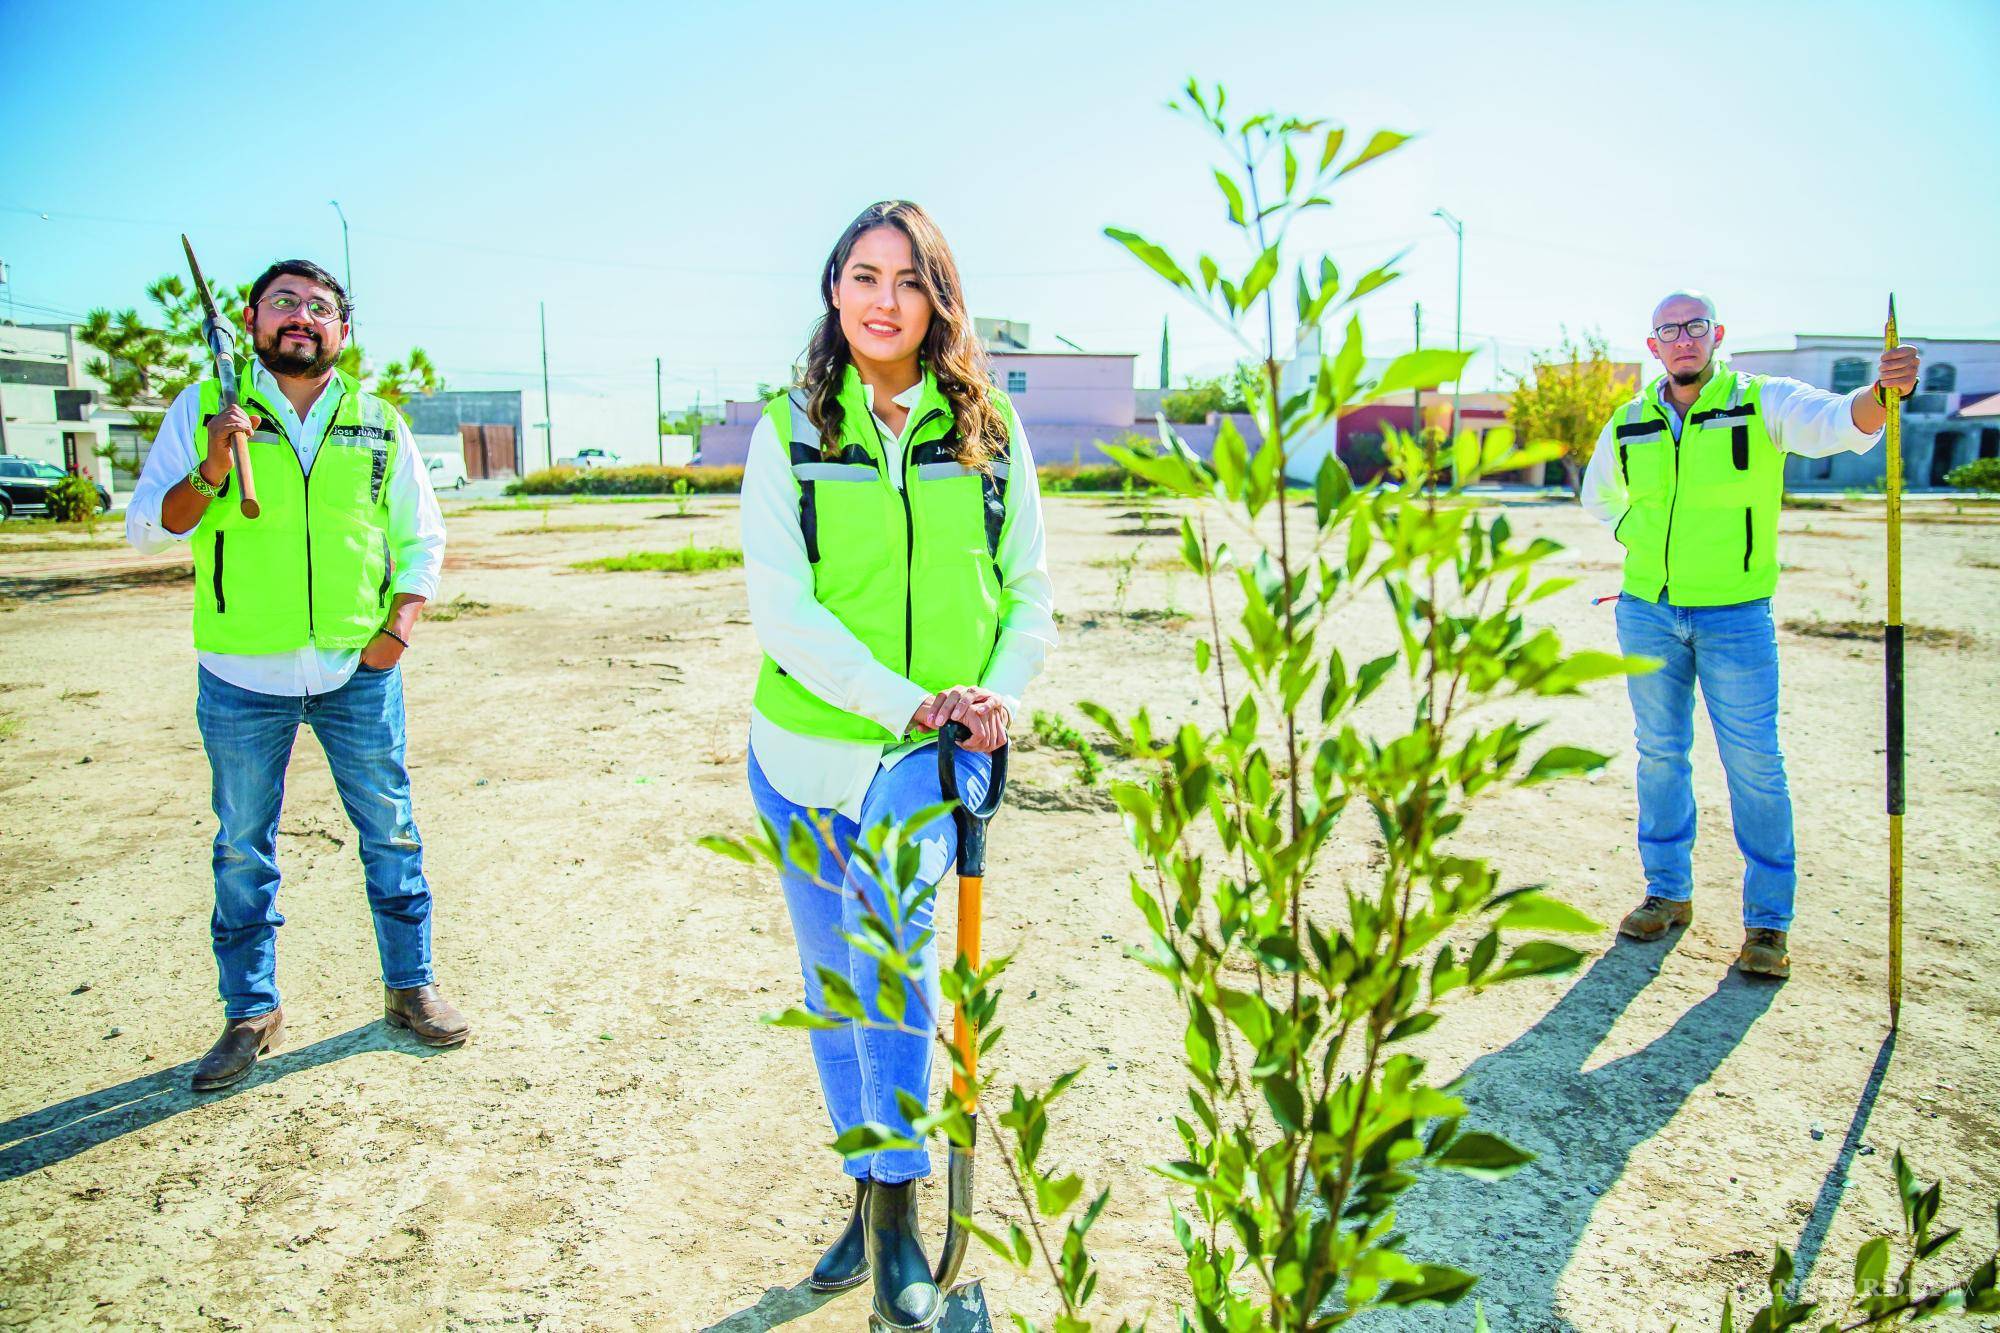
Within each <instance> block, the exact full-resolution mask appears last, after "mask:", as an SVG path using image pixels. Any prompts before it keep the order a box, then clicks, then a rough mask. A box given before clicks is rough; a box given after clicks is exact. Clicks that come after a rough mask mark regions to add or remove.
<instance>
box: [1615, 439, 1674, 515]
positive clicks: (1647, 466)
mask: <svg viewBox="0 0 2000 1333" xmlns="http://www.w3.org/2000/svg"><path fill="white" fill-rule="evenodd" d="M1614 442H1615V443H1616V445H1617V447H1618V476H1619V479H1620V480H1621V481H1623V482H1624V483H1625V494H1626V495H1627V497H1629V498H1630V499H1631V500H1632V501H1633V502H1634V503H1637V502H1639V501H1642V500H1652V499H1658V498H1660V497H1663V496H1665V495H1666V493H1667V486H1668V482H1667V477H1668V474H1669V473H1670V472H1671V471H1672V469H1673V458H1672V451H1673V448H1674V441H1673V437H1672V436H1671V435H1669V434H1668V433H1667V423H1666V422H1664V421H1659V420H1651V421H1634V422H1630V423H1628V424H1626V425H1622V426H1619V427H1618V429H1617V432H1616V435H1615V440H1614Z"/></svg>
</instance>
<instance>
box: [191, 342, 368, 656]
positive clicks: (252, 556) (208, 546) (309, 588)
mask: <svg viewBox="0 0 2000 1333" xmlns="http://www.w3.org/2000/svg"><path fill="white" fill-rule="evenodd" d="M325 392H328V393H339V394H340V395H341V397H340V403H339V406H338V407H336V408H335V409H334V413H333V421H332V423H331V424H330V425H329V426H328V427H327V432H326V435H325V436H324V437H323V438H322V439H321V440H320V445H319V452H318V453H317V454H316V455H314V458H313V467H312V474H311V475H310V476H307V475H306V473H305V471H304V470H303V469H302V468H301V467H300V466H299V456H298V454H297V452H296V451H294V450H293V448H292V444H291V441H290V440H288V439H287V438H286V437H285V434H284V428H283V427H282V426H280V425H279V424H278V423H279V421H280V420H281V417H280V416H279V414H278V413H277V412H275V411H273V410H272V409H271V407H270V405H269V404H268V403H266V402H265V401H264V399H263V396H262V395H261V394H259V393H258V392H257V391H256V389H255V387H254V385H253V376H252V375H251V373H250V371H249V369H248V368H246V369H245V370H244V372H243V376H242V380H241V383H240V386H239V388H238V389H237V394H238V397H239V400H240V401H241V403H242V404H243V407H244V410H245V411H247V412H250V413H251V414H252V415H254V416H257V417H261V418H262V420H261V421H260V422H259V423H258V426H257V430H256V431H255V432H254V433H252V435H251V436H250V442H249V454H250V469H251V471H252V473H254V474H255V476H256V478H257V502H258V504H259V505H260V506H261V512H260V513H259V514H258V516H257V517H256V518H254V519H248V518H245V517H243V511H242V508H241V507H240V506H239V505H238V504H237V502H236V476H235V473H234V472H232V473H231V474H230V476H229V478H228V480H227V481H225V482H224V483H223V487H222V497H221V498H220V499H218V500H213V501H211V502H210V503H209V506H208V508H207V509H206V510H204V511H203V512H202V516H201V522H200V523H199V524H197V525H196V527H195V530H194V534H193V537H192V542H193V545H194V571H195V595H194V644H195V647H197V648H199V649H201V650H202V651H204V652H211V653H282V652H288V651H290V650H292V649H295V648H303V647H305V646H306V645H307V644H312V645H313V646H314V647H318V648H360V647H363V646H365V645H366V644H367V642H368V640H369V639H371V638H373V637H374V635H375V632H376V631H377V630H379V629H381V628H382V626H383V624H384V623H385V622H386V621H387V619H388V614H389V576H390V562H389V510H388V504H387V501H386V498H385V497H386V496H387V494H388V480H389V475H390V473H391V472H392V471H393V470H394V468H395V464H396V448H397V430H396V426H397V422H398V420H399V417H398V414H397V412H396V409H395V408H393V407H391V406H390V405H389V404H388V403H385V402H383V401H382V400H381V399H380V398H377V397H375V396H374V395H373V394H368V393H363V392H362V391H361V389H360V386H359V385H358V384H356V383H355V381H354V380H353V379H351V378H349V377H348V376H346V375H338V374H337V378H336V379H335V380H334V382H332V383H329V384H328V385H327V387H326V390H325ZM221 410H222V386H221V384H220V383H219V382H218V381H216V380H214V379H208V380H204V381H203V382H202V385H201V419H200V423H199V424H198V425H197V427H196V433H195V440H196V445H197V448H199V447H201V446H202V444H203V442H205V441H206V439H207V435H208V422H209V420H210V418H212V417H214V416H216V415H217V414H219V413H220V412H221Z"/></svg>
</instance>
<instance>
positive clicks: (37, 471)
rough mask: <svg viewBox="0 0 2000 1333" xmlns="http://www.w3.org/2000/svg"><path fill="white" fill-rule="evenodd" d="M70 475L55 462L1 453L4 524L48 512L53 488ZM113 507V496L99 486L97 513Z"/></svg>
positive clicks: (0, 516)
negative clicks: (13, 518) (15, 518)
mask: <svg viewBox="0 0 2000 1333" xmlns="http://www.w3.org/2000/svg"><path fill="white" fill-rule="evenodd" d="M68 475H69V474H68V473H67V472H64V471H63V470H62V469H61V468H59V467H57V466H56V465H55V464H54V463H44V462H42V461H41V460H40V459H35V458H20V457H17V456H15V455H12V454H0V521H4V520H6V519H10V518H12V517H14V515H16V514H46V513H48V512H49V487H51V486H53V485H55V484H56V483H57V482H59V481H61V480H62V479H63V478H64V477H66V476H68ZM92 485H96V483H95V482H93V483H92ZM109 508H111V493H110V492H109V491H107V490H105V489H104V488H103V487H102V486H98V487H97V510H98V512H99V513H103V512H104V511H105V510H107V509H109Z"/></svg>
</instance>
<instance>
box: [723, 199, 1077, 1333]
mask: <svg viewBox="0 0 2000 1333" xmlns="http://www.w3.org/2000/svg"><path fill="white" fill-rule="evenodd" d="M820 297H821V300H822V302H823V304H824V307H825V309H824V312H823V313H822V315H821V317H820V320H819V323H818V325H817V326H816V327H815V329H814V331H813V335H812V340H811V344H810V346H809V347H808V349H807V353H806V362H805V369H804V373H803V375H802V377H801V381H800V383H799V384H798V385H797V386H795V387H794V388H793V389H792V390H791V391H790V392H789V393H787V394H782V395H780V396H778V397H777V398H774V399H773V400H772V401H771V403H770V405H769V407H768V408H767V410H766V411H765V414H764V417H763V420H762V421H761V422H759V424H758V426H757V429H756V432H755V433H754V434H753V436H752V437H751V442H750V452H749V459H748V462H747V464H746V467H745V472H744V478H743V511H742V521H743V556H744V567H745V573H746V576H747V580H748V583H749V593H750V614H751V621H752V624H753V625H754V627H755V629H756V633H757V639H758V642H759V644H760V645H761V647H762V648H763V650H764V661H763V665H762V668H761V670H760V672H759V674H758V678H757V692H756V698H755V707H754V709H753V712H752V715H751V725H750V755H749V776H750V791H751V795H752V797H753V798H754V800H755V802H756V806H757V812H758V813H759V814H760V815H761V816H763V817H764V818H765V819H767V820H769V821H770V822H771V823H772V824H773V825H774V826H775V827H776V828H777V830H778V832H779V835H780V842H781V845H782V842H783V838H784V834H785V832H786V831H787V830H788V829H789V828H790V827H791V825H792V823H793V821H794V819H800V818H804V819H807V820H808V821H809V822H810V821H811V819H812V818H813V817H815V816H826V817H828V818H829V819H830V828H831V832H832V839H831V842H830V843H829V842H828V841H826V840H825V838H824V836H823V835H822V837H821V846H820V864H819V866H817V867H795V868H790V869H788V870H787V871H786V873H785V874H784V876H783V877H782V878H783V884H784V892H785V903H786V907H787V909H788V910H789V912H790V915H791V920H792V930H793V934H794V935H795V936H796V937H797V941H798V950H799V962H800V965H801V967H802V968H803V970H804V973H805V992H806V1005H807V1008H808V1009H810V1010H811V1011H813V1012H814V1013H818V1014H828V1015H829V1016H832V1015H831V1013H830V1011H829V1010H828V1009H827V1007H826V1005H825V1002H824V998H823V996H822V994H821V987H820V982H819V976H818V969H819V968H821V967H826V968H829V969H831V970H832V971H833V972H834V973H835V974H837V975H840V976H844V977H846V978H847V980H848V981H849V982H850V983H851V984H852V985H853V987H854V990H855V992H856V993H857V994H858V995H860V996H861V997H863V1003H864V1004H865V1005H866V1006H867V1011H868V1014H869V1016H870V1018H871V1019H876V1020H880V1019H881V1018H882V1014H881V1012H880V1011H879V1010H878V1009H877V1008H876V1003H875V996H876V994H877V983H876V976H875V963H874V960H873V959H872V958H870V957H869V956H868V955H867V954H865V953H863V952H861V951H859V950H856V949H853V948H851V947H850V946H849V945H848V944H847V942H846V940H845V939H844V938H843V935H844V934H846V933H852V932H854V931H856V930H857V928H858V924H859V921H860V919H861V917H862V916H863V915H864V914H866V913H868V912H870V911H872V912H873V913H875V914H876V915H877V916H879V917H881V918H882V919H883V920H885V921H888V920H892V919H894V918H893V917H892V914H891V912H890V910H889V907H888V904H887V903H886V902H885V900H884V895H883V890H882V887H881V886H880V885H878V884H877V883H875V882H874V881H873V880H872V879H871V878H870V877H868V876H867V875H864V874H862V873H861V872H860V871H859V869H858V868H855V867H853V866H852V864H851V861H852V852H853V850H854V846H855V843H856V841H857V840H858V839H859V838H860V836H861V833H862V831H863V830H864V829H867V828H870V827H872V826H874V825H877V824H881V823H885V822H890V823H893V822H897V821H900V820H902V819H903V818H905V817H907V816H909V815H911V814H914V813H915V812H917V811H919V810H921V809H923V808H925V807H927V806H931V805H934V804H936V803H938V802H939V800H940V799H941V794H940V790H939V785H938V773H937V756H936V754H935V749H936V746H937V739H936V735H935V733H936V731H937V729H938V728H940V727H942V726H944V725H945V724H946V723H947V722H952V721H956V722H962V723H964V724H965V725H966V727H968V728H969V729H970V730H971V733H972V738H971V740H970V741H968V742H966V744H965V745H964V746H963V747H962V749H961V752H960V756H959V767H958V774H959V778H958V781H959V787H960V790H961V792H962V793H963V794H964V796H965V799H966V800H967V801H977V800H979V799H980V798H981V797H982V796H983V795H984V793H985V790H986V784H987V780H988V777H989V776H990V773H991V760H990V758H989V757H988V756H990V755H991V753H992V752H993V751H995V750H997V749H999V748H1000V747H1001V746H1002V745H1004V744H1006V740H1007V729H1008V726H1009V725H1010V722H1011V720H1012V718H1013V716H1014V715H1015V713H1016V712H1017V711H1018V708H1019V701H1020V696H1021V692H1022V691H1023V690H1024V689H1025V688H1026V686H1027V684H1028V682H1029V681H1030V680H1032V679H1033V678H1034V677H1035V676H1036V675H1037V674H1038V673H1039V672H1040V671H1041V669H1042V664H1043V660H1044V658H1045V656H1046V654H1047V652H1048V649H1049V648H1050V647H1051V646H1052V645H1053V643H1054V641H1055V618H1054V612H1053V596H1052V590H1051V586H1050V583H1049V577H1048V569H1047V558H1046V549H1045V548H1046V543H1045V538H1044V533H1043V528H1042V510H1041V496H1040V491H1039V488H1038V486H1037V483H1036V478H1035V469H1034V464H1033V461H1032V460H1031V459H1030V458H1029V456H1028V449H1027V442H1026V440H1025V439H1023V437H1022V433H1021V426H1020V419H1019V417H1018V415H1017V414H1016V413H1015V412H1014V410H1013V408H1012V407H1011V406H1010V405H1009V404H1008V402H1007V400H1006V398H1005V396H1004V395H1002V394H1001V393H999V392H998V391H997V390H995V389H994V388H993V387H992V385H991V384H990V382H989V379H988V371H987V364H986V355H985V352H984V350H983V349H982V348H981V347H980V344H979V341H978V339H977V337H976V336H975V335H974V332H973V327H972V319H971V316H970V314H969V313H968V311H967V308H966V303H965V297H964V291H963V288H962V287H961V286H960V284H959V277H958V266H957V264H956V262H955V261H954V260H953V259H952V255H951V251H950V249H949V247H947V246H946V244H945V240H944V236H943V235H942V234H941V233H940V232H939V231H938V228H937V224H936V223H935V222H933V221H932V220H931V218H930V215H929V214H927V213H925V212H924V211H923V210H922V209H921V208H919V207H917V206H916V205H915V204H912V203H908V202H903V201H889V202H885V203H879V204H875V205H872V206H871V207H869V208H868V209H866V210H864V211H863V212H862V214H861V216H859V217H857V218H856V219H855V220H854V221H853V222H852V223H851V224H849V226H848V228H847V230H846V231H845V232H843V233H842V234H841V237H840V240H839V242H838V243H837V244H835V246H834V248H833V253H832V254H831V255H830V256H829V257H828V259H827V261H826V266H825V268H824V270H823V271H822V273H821V277H820ZM916 836H917V843H918V846H919V848H920V851H921V858H920V864H919V870H918V883H917V886H916V888H918V889H923V888H928V887H930V886H933V885H935V884H936V883H937V882H938V881H939V880H940V879H942V878H943V876H944V873H945V871H946V870H947V869H948V868H949V867H950V865H951V863H952V861H953V859H954V858H955V856H956V854H957V846H958V834H957V829H956V827H955V826H954V824H953V822H952V820H951V818H950V817H949V816H946V817H943V818H940V819H937V820H935V821H933V822H932V823H931V824H930V825H928V826H927V827H925V828H924V829H922V830H920V831H918V832H917V835H916ZM815 875H817V877H818V879H819V880H820V881H822V882H820V883H816V882H815ZM827 884H832V885H834V886H836V889H829V888H828V887H826V885H827ZM898 914H900V915H901V916H902V917H903V921H902V929H903V930H904V931H905V932H906V934H905V940H904V943H905V945H906V946H907V944H908V942H909V941H910V940H913V939H915V938H918V937H919V936H920V935H925V934H928V933H929V932H930V931H931V928H932V927H931V920H932V911H931V900H930V898H929V897H928V896H926V897H924V898H923V900H922V901H921V902H920V903H916V904H915V905H914V910H908V911H906V910H903V909H902V908H900V907H899V909H898ZM921 958H922V964H923V977H922V983H921V985H920V986H913V987H912V988H911V990H910V993H909V994H908V996H907V997H906V1002H905V1012H906V1014H907V1015H908V1016H909V1018H908V1020H907V1025H908V1026H909V1027H911V1028H915V1029H922V1028H924V1027H925V1026H926V1022H927V1019H926V1016H935V1015H936V1014H937V1013H938V1011H939V1004H940V998H939V993H938V981H937V950H936V946H935V944H934V943H927V944H926V945H925V946H924V948H923V951H922V955H921ZM812 1050H813V1060H814V1063H815V1065H816V1066H817V1067H818V1071H819V1079H820V1089H821V1091H822V1092H823V1093H824V1094H825V1096H826V1105H827V1112H828V1114H829V1116H830V1117H831V1119H832V1121H833V1128H834V1131H835V1133H836V1134H839V1133H844V1132H846V1131H847V1130H849V1129H851V1128H853V1127H854V1126H856V1125H860V1124H863V1123H865V1122H869V1121H873V1122H875V1123H877V1124H881V1125H884V1126H887V1127H888V1128H890V1129H891V1130H893V1131H896V1132H898V1133H901V1134H903V1135H908V1134H909V1133H910V1122H909V1119H908V1117H906V1116H905V1115H904V1114H903V1111H902V1108H901V1106H900V1105H899V1104H898V1103H899V1094H901V1093H907V1094H909V1095H910V1096H912V1097H914V1098H916V1099H917V1100H918V1101H919V1102H923V1103H925V1104H928V1101H929V1095H930V1079H931V1056H932V1051H933V1041H932V1039H931V1037H930V1036H928V1035H925V1034H924V1033H923V1032H922V1031H921V1030H919V1031H910V1032H905V1031H894V1030H887V1029H884V1028H880V1027H873V1026H860V1025H852V1024H844V1025H842V1026H840V1027H838V1028H830V1029H825V1030H819V1031H815V1032H813V1033H812ZM846 1170H847V1174H848V1175H849V1176H850V1177H852V1178H853V1180H854V1181H855V1196H854V1211H853V1213H852V1215H851V1216H850V1217H849V1219H848V1224H847V1227H846V1230H845V1231H843V1232H842V1233H841V1235H840V1237H839V1238H838V1239H837V1240H835V1242H834V1243H833V1245H832V1247H831V1248H830V1249H828V1250H827V1252H826V1254H825V1255H824V1256H823V1257H821V1259H820V1260H819V1263H818V1264H817V1265H816V1266H815V1267H814V1269H813V1272H812V1277H811V1284H812V1286H813V1287H814V1288H815V1289H817V1290H821V1291H839V1290H843V1289H845V1288H848V1287H852V1286H856V1285H858V1284H859V1283H861V1282H863V1281H865V1280H866V1279H867V1278H868V1276H869V1275H870V1273H871V1272H872V1273H873V1274H874V1277H875V1301H874V1307H875V1314H876V1317H877V1318H878V1319H879V1320H881V1322H882V1323H884V1324H886V1325H887V1326H889V1327H891V1328H896V1329H924V1328H929V1327H931V1326H932V1325H933V1324H934V1323H935V1322H936V1319H937V1316H938V1313H939V1310H940V1308H941V1306H942V1300H941V1294H940V1293H939V1291H938V1289H937V1286H936V1285H935V1283H934V1282H933V1281H932V1278H931V1272H930V1266H929V1263H928V1262H927V1260H926V1259H925V1257H924V1252H923V1247H922V1243H921V1241H920V1239H919V1235H918V1230H917V1216H916V1184H915V1182H916V1181H917V1180H919V1179H921V1178H922V1177H925V1176H928V1175H929V1174H930V1170H931V1163H930V1154H929V1152H928V1150H927V1149H923V1148H915V1149H907V1150H891V1151H882V1152H876V1153H867V1154H859V1155H856V1156H854V1157H851V1158H849V1159H848V1160H847V1166H846Z"/></svg>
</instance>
